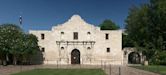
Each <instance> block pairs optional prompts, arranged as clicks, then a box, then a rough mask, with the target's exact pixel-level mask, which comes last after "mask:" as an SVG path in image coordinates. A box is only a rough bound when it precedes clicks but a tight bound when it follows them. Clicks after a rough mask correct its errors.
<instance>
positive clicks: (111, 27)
mask: <svg viewBox="0 0 166 75" xmlns="http://www.w3.org/2000/svg"><path fill="white" fill-rule="evenodd" d="M99 26H100V29H101V30H117V29H119V26H118V25H116V24H115V23H114V22H112V21H111V20H105V21H104V22H103V23H102V24H100V25H99Z"/></svg>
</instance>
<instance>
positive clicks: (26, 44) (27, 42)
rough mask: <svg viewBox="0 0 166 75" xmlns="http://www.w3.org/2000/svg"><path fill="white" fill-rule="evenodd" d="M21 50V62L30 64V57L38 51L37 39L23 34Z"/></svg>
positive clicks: (31, 35)
mask: <svg viewBox="0 0 166 75" xmlns="http://www.w3.org/2000/svg"><path fill="white" fill-rule="evenodd" d="M22 48H23V50H22V53H21V54H22V58H23V60H22V61H23V63H25V64H30V58H31V56H32V55H33V54H36V53H37V51H39V46H38V40H37V37H36V36H35V35H33V34H24V38H23V42H22ZM27 62H28V63H27Z"/></svg>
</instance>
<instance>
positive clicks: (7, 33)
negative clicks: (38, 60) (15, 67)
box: [0, 24, 39, 64]
mask: <svg viewBox="0 0 166 75" xmlns="http://www.w3.org/2000/svg"><path fill="white" fill-rule="evenodd" d="M37 42H38V40H37V37H36V36H34V35H32V34H26V33H24V32H23V31H22V29H21V28H20V27H19V26H17V25H14V24H2V25H0V52H1V55H0V60H3V61H6V60H7V57H6V56H8V55H9V54H11V55H12V57H13V58H12V60H13V64H17V61H18V60H20V59H22V57H26V56H28V55H33V54H35V52H36V51H37V50H39V47H38V44H37Z"/></svg>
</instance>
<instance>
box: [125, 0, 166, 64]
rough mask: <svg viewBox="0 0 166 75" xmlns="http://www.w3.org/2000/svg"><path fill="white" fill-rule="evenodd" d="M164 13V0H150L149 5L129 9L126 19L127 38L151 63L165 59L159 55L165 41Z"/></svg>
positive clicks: (163, 55)
mask: <svg viewBox="0 0 166 75" xmlns="http://www.w3.org/2000/svg"><path fill="white" fill-rule="evenodd" d="M165 11H166V0H151V1H150V3H149V4H144V5H142V6H140V7H134V8H131V9H130V12H129V16H128V17H127V19H126V23H127V25H126V29H127V33H128V36H129V38H130V39H131V40H133V41H132V42H133V43H134V46H135V47H136V48H137V49H138V50H140V51H142V52H143V53H144V54H145V55H146V56H147V59H148V60H149V61H150V62H151V63H152V62H153V63H154V62H155V63H160V61H163V60H164V59H161V57H162V58H163V57H165V54H161V53H160V52H163V51H164V49H163V46H164V40H165V41H166V38H165V35H166V34H165V33H166V23H165V22H166V12H165ZM158 55H162V56H158ZM165 58H166V57H165ZM165 62H166V61H165ZM165 62H162V63H165Z"/></svg>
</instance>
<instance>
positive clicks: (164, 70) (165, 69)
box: [132, 66, 166, 75]
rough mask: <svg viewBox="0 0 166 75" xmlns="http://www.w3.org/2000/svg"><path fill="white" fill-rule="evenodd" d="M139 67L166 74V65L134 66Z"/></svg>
mask: <svg viewBox="0 0 166 75" xmlns="http://www.w3.org/2000/svg"><path fill="white" fill-rule="evenodd" d="M132 67H135V68H137V69H142V70H146V71H151V72H155V73H159V74H161V75H166V66H132Z"/></svg>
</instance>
